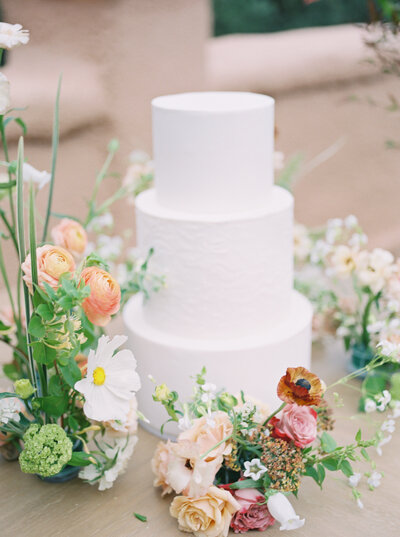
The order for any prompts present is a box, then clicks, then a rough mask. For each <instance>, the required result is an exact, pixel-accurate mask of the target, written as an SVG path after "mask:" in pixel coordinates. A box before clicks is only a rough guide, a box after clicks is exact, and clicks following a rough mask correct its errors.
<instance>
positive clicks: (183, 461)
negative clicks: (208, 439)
mask: <svg viewBox="0 0 400 537" xmlns="http://www.w3.org/2000/svg"><path fill="white" fill-rule="evenodd" d="M201 454H202V449H201V448H200V447H199V446H198V445H197V444H195V443H194V442H191V441H190V440H180V441H179V442H178V443H176V444H172V445H171V447H170V452H169V460H168V467H167V473H166V480H167V482H168V484H169V485H170V486H171V487H172V488H173V489H174V491H175V492H176V493H177V494H180V493H182V494H184V495H185V496H190V497H192V498H193V497H194V498H198V497H199V496H202V495H203V494H205V493H206V492H207V490H208V489H209V488H210V487H211V485H212V484H213V482H214V479H215V476H216V474H217V472H218V470H219V469H220V468H221V465H222V461H223V458H222V455H219V456H218V457H214V458H211V459H209V460H208V459H207V458H205V459H202V458H201Z"/></svg>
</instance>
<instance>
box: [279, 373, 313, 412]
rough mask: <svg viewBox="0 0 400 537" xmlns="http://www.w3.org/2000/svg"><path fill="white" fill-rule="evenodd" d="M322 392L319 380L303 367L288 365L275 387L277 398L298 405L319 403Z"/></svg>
mask: <svg viewBox="0 0 400 537" xmlns="http://www.w3.org/2000/svg"><path fill="white" fill-rule="evenodd" d="M323 392H324V389H323V385H322V382H321V380H320V379H319V378H318V377H317V375H314V373H310V371H308V370H307V369H306V368H305V367H288V368H287V370H286V375H284V376H283V377H282V378H281V380H280V381H279V383H278V388H277V394H278V397H279V399H282V401H285V402H286V403H296V404H298V405H319V404H320V402H321V396H322V394H323Z"/></svg>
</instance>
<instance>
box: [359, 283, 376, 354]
mask: <svg viewBox="0 0 400 537" xmlns="http://www.w3.org/2000/svg"><path fill="white" fill-rule="evenodd" d="M380 294H381V292H379V293H378V294H377V295H372V296H371V297H370V298H369V300H368V302H367V305H366V306H365V310H364V313H363V316H362V325H361V326H362V330H363V332H362V336H361V341H362V344H363V345H364V347H365V348H368V347H369V343H370V339H371V338H370V335H369V333H368V321H369V316H370V313H371V307H372V305H373V303H374V302H375V301H376V300H378V298H379V296H380Z"/></svg>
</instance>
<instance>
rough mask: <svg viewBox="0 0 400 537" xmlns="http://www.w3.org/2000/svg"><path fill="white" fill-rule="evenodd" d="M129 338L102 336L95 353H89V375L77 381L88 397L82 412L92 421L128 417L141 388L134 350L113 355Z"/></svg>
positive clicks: (78, 387) (125, 350) (80, 390)
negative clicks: (131, 404)
mask: <svg viewBox="0 0 400 537" xmlns="http://www.w3.org/2000/svg"><path fill="white" fill-rule="evenodd" d="M127 339H128V338H127V337H126V336H115V337H114V338H113V339H111V340H110V338H109V337H108V336H101V338H100V339H99V342H98V345H97V350H96V352H95V351H94V350H93V349H91V350H90V352H89V356H88V367H87V376H86V377H85V378H84V379H82V380H79V381H78V382H77V383H76V384H75V390H77V391H78V392H80V393H82V394H83V395H84V396H85V404H84V407H83V411H84V412H85V414H86V416H87V417H88V418H89V419H91V420H96V421H110V420H120V421H124V420H126V418H127V415H128V413H129V410H130V402H131V399H132V396H133V394H134V393H135V392H137V391H138V390H139V389H140V378H139V375H138V374H137V372H136V360H135V358H134V356H133V353H132V352H131V351H130V350H128V349H124V350H122V351H118V352H117V353H116V354H115V355H113V354H114V352H115V351H116V349H117V348H118V347H120V346H121V345H122V344H123V343H125V341H126V340H127Z"/></svg>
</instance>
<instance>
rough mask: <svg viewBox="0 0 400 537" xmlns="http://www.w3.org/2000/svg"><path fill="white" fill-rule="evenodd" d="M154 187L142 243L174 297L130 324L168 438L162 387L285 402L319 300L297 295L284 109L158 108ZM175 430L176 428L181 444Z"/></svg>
mask: <svg viewBox="0 0 400 537" xmlns="http://www.w3.org/2000/svg"><path fill="white" fill-rule="evenodd" d="M152 105H153V142H154V161H155V188H154V189H151V190H148V191H146V192H144V193H142V194H140V196H139V197H138V198H137V200H136V221H137V243H138V247H139V248H140V250H143V252H146V251H147V250H148V249H149V248H154V252H155V253H154V257H153V259H152V269H153V270H157V271H158V272H159V273H162V274H164V275H165V277H166V287H165V288H164V289H162V290H161V291H160V292H158V293H155V294H153V295H152V296H151V298H150V299H149V300H147V301H145V302H143V299H142V298H141V297H139V296H136V297H134V298H133V299H131V300H130V302H129V303H128V304H127V306H126V308H125V311H124V320H125V324H126V327H127V330H128V333H129V337H130V345H131V348H132V350H133V352H134V354H135V356H136V359H137V362H138V370H139V373H140V374H141V378H142V383H143V387H142V389H141V391H140V392H139V394H138V396H139V404H140V408H141V411H142V412H143V413H144V414H145V416H146V417H147V418H148V419H149V420H150V425H149V429H151V430H152V432H154V433H156V434H157V433H158V434H159V430H160V426H161V424H162V423H163V422H164V421H165V418H166V413H165V411H164V409H163V408H162V407H161V405H160V404H159V403H155V402H153V400H152V393H153V392H154V383H153V382H151V380H149V379H148V375H149V374H150V375H152V376H153V377H154V378H155V379H156V380H157V382H159V383H164V382H165V383H166V384H167V385H168V387H169V388H170V389H171V390H176V391H178V393H179V394H180V395H181V396H182V397H183V398H188V397H189V396H190V395H191V392H192V385H193V382H192V379H191V378H190V377H193V376H194V375H195V374H196V373H199V372H200V370H201V368H202V367H203V366H205V367H206V368H207V378H208V379H209V381H210V382H213V383H215V384H217V386H218V387H219V388H226V389H227V390H229V391H230V392H232V393H239V391H240V390H241V389H243V390H244V391H245V393H247V394H249V395H251V396H253V397H256V398H258V399H260V400H263V401H265V402H267V403H268V404H271V405H272V404H275V403H276V402H277V396H276V386H277V382H278V380H279V378H280V377H281V376H282V375H283V374H284V373H285V371H286V368H287V367H290V366H298V365H302V366H305V367H309V366H310V355H311V317H312V309H311V305H310V304H309V302H308V301H307V300H306V299H305V298H304V297H303V296H302V295H300V294H298V293H297V292H296V291H294V290H293V232H292V224H293V197H292V195H291V194H290V193H289V192H287V191H286V190H284V189H282V188H280V187H277V186H274V184H273V145H274V100H273V99H272V98H271V97H267V96H264V95H257V94H251V93H235V92H232V93H230V92H212V93H186V94H181V95H170V96H166V97H158V98H156V99H154V100H153V103H152ZM174 427H175V425H174V424H173V425H172V426H171V427H168V426H167V427H166V429H165V430H166V432H167V433H169V434H173V433H174V431H176V429H174Z"/></svg>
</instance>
